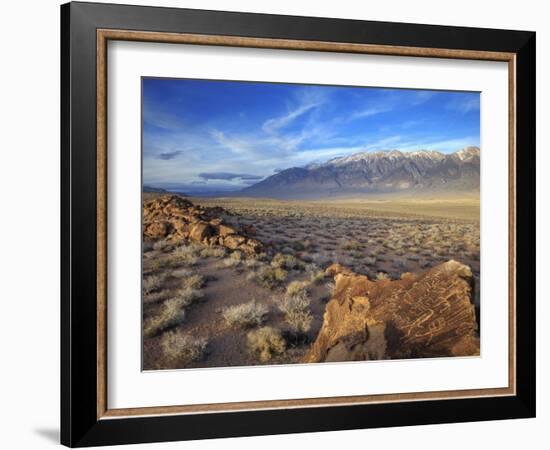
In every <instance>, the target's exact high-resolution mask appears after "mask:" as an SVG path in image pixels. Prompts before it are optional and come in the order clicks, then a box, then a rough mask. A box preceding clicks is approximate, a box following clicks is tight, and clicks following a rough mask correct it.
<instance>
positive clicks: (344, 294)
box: [143, 147, 480, 370]
mask: <svg viewBox="0 0 550 450" xmlns="http://www.w3.org/2000/svg"><path fill="white" fill-rule="evenodd" d="M479 172H480V149H479V148H478V147H466V148H463V149H460V150H457V151H454V152H451V153H440V152H437V151H426V150H416V151H408V152H407V151H398V150H392V151H379V152H357V153H353V154H350V155H347V156H343V157H337V158H332V159H328V160H326V161H324V162H318V163H314V164H313V163H312V164H308V165H304V166H299V167H291V168H288V169H286V170H281V171H277V173H275V174H273V175H271V176H269V177H266V178H263V179H261V180H257V181H256V180H255V182H254V183H250V184H248V185H247V186H246V187H244V188H243V189H239V190H238V191H234V192H231V193H221V194H215V195H197V194H192V193H187V192H177V191H169V190H167V189H163V188H157V187H152V186H144V189H143V191H144V193H143V368H144V370H154V369H181V368H202V367H224V366H247V365H258V364H289V363H311V362H334V361H359V360H380V359H404V358H426V357H448V356H476V355H479V353H480V347H479V320H480V309H479V286H480V239H479V220H480V217H479V211H480V210H479V208H480V203H479Z"/></svg>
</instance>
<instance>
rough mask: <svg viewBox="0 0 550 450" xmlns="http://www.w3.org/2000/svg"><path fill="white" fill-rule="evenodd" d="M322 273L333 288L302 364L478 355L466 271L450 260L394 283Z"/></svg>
mask: <svg viewBox="0 0 550 450" xmlns="http://www.w3.org/2000/svg"><path fill="white" fill-rule="evenodd" d="M327 273H329V274H333V275H334V276H335V281H336V288H335V290H334V296H333V298H332V299H331V301H330V302H329V303H328V304H327V307H326V310H325V314H324V317H323V319H324V321H323V326H322V328H321V330H320V332H319V334H318V336H317V339H316V341H315V342H314V344H313V346H312V347H311V349H310V351H309V352H308V354H307V355H306V356H305V358H304V360H305V361H307V362H319V361H327V360H336V359H335V358H336V356H335V355H336V354H337V357H338V358H339V360H360V359H372V357H373V356H374V355H376V356H377V359H394V358H420V357H436V356H472V355H479V336H478V333H477V323H476V318H475V308H474V306H473V304H472V301H471V296H472V283H473V278H472V273H471V271H470V269H469V267H467V266H465V265H463V264H461V263H458V262H456V261H452V260H451V261H448V262H447V263H445V264H441V265H439V266H437V267H435V268H433V269H431V270H429V271H427V272H425V273H424V274H421V275H418V276H417V275H413V274H409V275H408V276H407V277H404V278H402V279H400V280H395V281H387V280H384V281H371V280H369V279H368V278H367V277H366V276H364V275H357V274H354V273H353V272H351V271H349V270H348V269H345V268H342V267H341V266H340V267H338V268H336V269H335V268H334V267H332V266H331V267H329V269H327ZM365 328H366V332H365ZM381 329H383V330H384V331H383V333H382V335H381V334H380V330H381ZM370 330H376V332H373V333H371V332H370ZM371 335H372V336H374V335H376V342H374V340H372V341H371V340H370V336H371ZM350 337H353V339H351V340H350ZM361 339H363V340H361ZM381 349H383V351H381ZM346 351H347V352H348V353H346Z"/></svg>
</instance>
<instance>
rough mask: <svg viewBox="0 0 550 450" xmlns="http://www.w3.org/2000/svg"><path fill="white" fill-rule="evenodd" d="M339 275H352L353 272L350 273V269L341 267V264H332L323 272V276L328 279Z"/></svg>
mask: <svg viewBox="0 0 550 450" xmlns="http://www.w3.org/2000/svg"><path fill="white" fill-rule="evenodd" d="M339 273H344V274H348V273H353V272H352V271H351V269H348V268H347V267H345V266H343V265H342V264H338V263H334V264H332V265H330V266H329V267H327V269H326V270H325V275H327V276H329V277H334V276H336V275H338V274H339Z"/></svg>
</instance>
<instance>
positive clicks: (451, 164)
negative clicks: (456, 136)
mask: <svg viewBox="0 0 550 450" xmlns="http://www.w3.org/2000/svg"><path fill="white" fill-rule="evenodd" d="M479 170H480V149H479V148H478V147H465V148H463V149H461V150H458V151H456V152H454V153H450V154H446V153H441V152H438V151H433V150H418V151H413V152H402V151H399V150H388V151H379V152H360V153H355V154H352V155H349V156H344V157H339V158H333V159H331V160H329V161H327V162H325V163H320V164H319V163H315V164H310V165H308V166H305V167H292V168H290V169H286V170H282V171H280V172H278V173H276V174H274V175H271V176H269V177H268V178H265V179H264V180H262V181H260V182H258V183H256V184H253V185H252V186H249V187H247V188H245V189H243V190H242V191H240V193H239V195H243V196H249V197H269V198H282V199H293V198H295V199H300V198H315V197H329V196H344V195H356V194H386V193H403V192H416V191H419V192H430V193H431V192H454V191H459V192H479Z"/></svg>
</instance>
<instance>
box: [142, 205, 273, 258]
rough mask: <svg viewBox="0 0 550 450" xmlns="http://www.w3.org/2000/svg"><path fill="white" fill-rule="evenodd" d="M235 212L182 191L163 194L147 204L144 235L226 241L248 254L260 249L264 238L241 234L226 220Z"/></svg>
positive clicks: (211, 243)
mask: <svg viewBox="0 0 550 450" xmlns="http://www.w3.org/2000/svg"><path fill="white" fill-rule="evenodd" d="M228 216H231V214H230V213H229V212H228V211H225V210H224V209H223V208H221V207H219V206H216V207H213V208H202V207H200V206H197V205H194V204H193V203H192V202H190V201H189V200H187V199H184V198H182V197H180V196H178V195H163V196H159V197H156V198H154V199H152V200H148V201H146V202H144V204H143V235H144V237H147V238H150V239H166V240H169V241H172V242H178V241H182V240H191V241H193V242H199V243H201V244H204V245H208V246H216V245H223V246H224V247H227V248H229V249H231V250H236V249H239V250H241V251H242V252H244V253H246V254H247V255H250V256H251V255H254V254H256V253H259V252H260V251H261V249H262V248H263V245H262V243H261V242H260V241H257V240H255V239H251V238H249V237H248V236H246V235H243V234H242V233H241V234H238V233H237V231H236V229H235V228H234V227H232V226H230V225H228V224H226V223H224V221H223V218H222V217H228Z"/></svg>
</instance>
